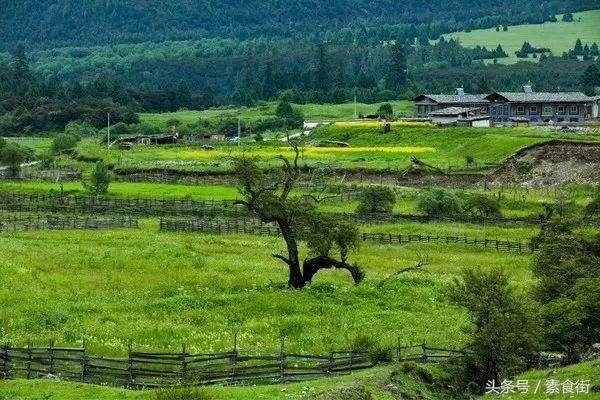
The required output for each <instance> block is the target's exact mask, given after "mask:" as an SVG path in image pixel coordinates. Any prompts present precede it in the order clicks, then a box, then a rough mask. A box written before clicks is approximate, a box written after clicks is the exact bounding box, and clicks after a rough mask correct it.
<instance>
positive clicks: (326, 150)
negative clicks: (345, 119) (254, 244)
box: [179, 146, 435, 160]
mask: <svg viewBox="0 0 600 400" xmlns="http://www.w3.org/2000/svg"><path fill="white" fill-rule="evenodd" d="M243 152H244V151H243V150H233V151H231V152H229V151H223V150H213V151H206V150H187V151H182V152H181V153H179V158H180V159H183V160H197V159H208V158H219V157H227V156H236V155H240V154H241V153H243ZM292 152H293V151H292V149H291V148H287V147H279V148H266V149H260V150H256V149H255V150H249V151H246V154H248V155H252V156H259V157H273V156H276V155H278V154H286V155H290V154H292ZM434 152H435V148H433V147H418V146H379V147H305V148H304V149H303V150H302V155H303V156H309V157H310V156H311V155H315V156H316V157H319V156H322V155H327V154H353V153H397V154H414V153H434Z"/></svg>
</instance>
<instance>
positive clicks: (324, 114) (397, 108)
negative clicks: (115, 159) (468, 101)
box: [140, 101, 414, 128]
mask: <svg viewBox="0 0 600 400" xmlns="http://www.w3.org/2000/svg"><path fill="white" fill-rule="evenodd" d="M389 103H390V104H392V106H393V107H394V112H395V113H396V114H397V115H398V116H401V117H408V116H412V114H413V110H414V106H413V103H412V102H410V101H390V102H389ZM381 104H383V103H375V104H365V103H357V104H356V113H357V115H358V114H373V113H375V112H376V111H377V109H378V108H379V106H380V105H381ZM293 107H297V108H298V109H300V110H302V112H303V113H304V119H305V120H309V121H313V120H315V121H321V120H344V119H352V118H355V115H354V103H352V102H348V103H343V104H294V105H293ZM276 108H277V102H264V103H261V104H259V105H257V106H255V107H242V108H211V109H209V110H204V111H178V112H174V113H160V114H156V113H155V114H153V113H142V114H140V121H141V122H146V123H148V124H151V125H155V126H159V127H161V128H164V127H165V126H166V122H167V121H168V120H170V119H177V120H179V121H180V122H181V123H182V124H194V125H195V124H196V123H197V122H198V120H199V119H205V120H208V121H210V122H218V121H220V120H221V119H225V118H237V116H238V115H240V117H241V118H242V119H243V120H244V121H246V122H252V121H256V120H259V119H264V118H269V117H272V116H274V115H275V109H276Z"/></svg>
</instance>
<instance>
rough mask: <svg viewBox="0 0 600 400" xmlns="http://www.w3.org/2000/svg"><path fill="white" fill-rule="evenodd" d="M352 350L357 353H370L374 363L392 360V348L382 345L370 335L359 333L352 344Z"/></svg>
mask: <svg viewBox="0 0 600 400" xmlns="http://www.w3.org/2000/svg"><path fill="white" fill-rule="evenodd" d="M351 350H352V352H355V353H368V354H369V358H370V359H371V361H372V362H373V364H379V363H382V362H390V361H392V348H391V347H389V346H382V345H381V344H379V343H378V342H377V341H376V340H375V339H373V338H372V337H371V336H368V335H364V334H361V335H358V336H356V337H355V338H354V340H353V341H352V344H351Z"/></svg>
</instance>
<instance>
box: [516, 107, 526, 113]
mask: <svg viewBox="0 0 600 400" xmlns="http://www.w3.org/2000/svg"><path fill="white" fill-rule="evenodd" d="M517 114H525V107H523V106H517Z"/></svg>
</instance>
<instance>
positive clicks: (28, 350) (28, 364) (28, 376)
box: [27, 339, 32, 379]
mask: <svg viewBox="0 0 600 400" xmlns="http://www.w3.org/2000/svg"><path fill="white" fill-rule="evenodd" d="M31 358H32V357H31V339H29V340H28V341H27V379H31Z"/></svg>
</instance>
